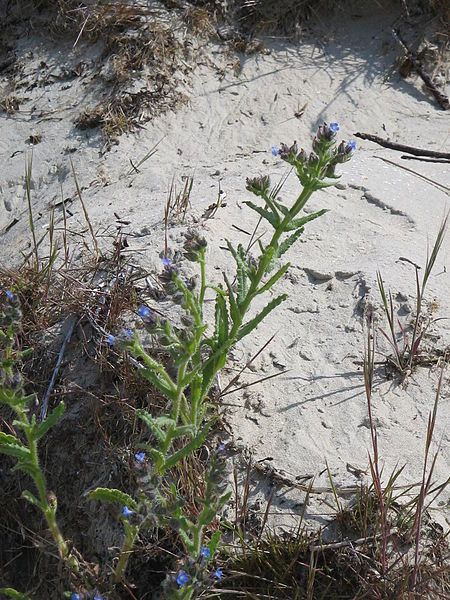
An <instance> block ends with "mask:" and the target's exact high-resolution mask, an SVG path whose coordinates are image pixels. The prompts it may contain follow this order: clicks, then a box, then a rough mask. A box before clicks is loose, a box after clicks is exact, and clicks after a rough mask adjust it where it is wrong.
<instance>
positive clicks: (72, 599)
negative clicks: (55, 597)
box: [70, 592, 81, 600]
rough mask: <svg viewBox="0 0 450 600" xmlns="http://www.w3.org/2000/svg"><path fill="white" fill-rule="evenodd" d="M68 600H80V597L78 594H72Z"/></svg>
mask: <svg viewBox="0 0 450 600" xmlns="http://www.w3.org/2000/svg"><path fill="white" fill-rule="evenodd" d="M70 600H81V596H80V594H77V593H76V592H73V593H72V595H71V596H70Z"/></svg>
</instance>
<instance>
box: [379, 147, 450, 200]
mask: <svg viewBox="0 0 450 600" xmlns="http://www.w3.org/2000/svg"><path fill="white" fill-rule="evenodd" d="M375 158H378V159H379V160H382V161H383V162H385V163H388V164H390V165H394V166H395V167H400V169H403V170H404V171H408V173H412V174H413V175H415V176H416V177H420V179H423V180H424V181H427V182H428V183H430V184H431V185H433V186H434V187H435V188H437V189H438V190H441V192H444V194H447V196H450V187H447V186H446V185H444V184H443V183H439V181H434V179H430V177H426V176H425V175H422V173H418V172H417V171H414V170H413V169H409V168H408V167H405V166H403V165H399V164H398V163H396V162H394V161H393V160H389V159H388V158H383V157H382V156H376V157H375Z"/></svg>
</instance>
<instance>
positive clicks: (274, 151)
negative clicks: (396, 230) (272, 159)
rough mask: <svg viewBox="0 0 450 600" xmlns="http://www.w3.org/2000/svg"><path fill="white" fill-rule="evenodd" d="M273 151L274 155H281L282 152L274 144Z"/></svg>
mask: <svg viewBox="0 0 450 600" xmlns="http://www.w3.org/2000/svg"><path fill="white" fill-rule="evenodd" d="M271 151H272V156H279V154H280V149H279V148H278V147H277V146H272V148H271Z"/></svg>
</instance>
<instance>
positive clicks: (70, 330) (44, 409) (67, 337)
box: [39, 315, 77, 421]
mask: <svg viewBox="0 0 450 600" xmlns="http://www.w3.org/2000/svg"><path fill="white" fill-rule="evenodd" d="M76 322H77V317H76V316H75V315H72V316H71V317H70V319H69V321H68V327H67V331H66V334H65V336H64V339H63V342H62V344H61V348H60V350H59V354H58V359H57V361H56V364H55V368H54V369H53V374H52V378H51V379H50V383H49V384H48V388H47V391H46V392H45V396H44V399H43V400H42V406H41V413H40V416H39V420H40V421H43V420H44V419H45V418H46V416H47V410H48V401H49V400H50V395H51V393H52V391H53V386H54V385H55V381H56V378H57V376H58V373H59V368H60V367H61V363H62V360H63V357H64V352H65V349H66V346H67V343H68V342H69V340H70V338H71V337H72V333H73V330H74V327H75V324H76Z"/></svg>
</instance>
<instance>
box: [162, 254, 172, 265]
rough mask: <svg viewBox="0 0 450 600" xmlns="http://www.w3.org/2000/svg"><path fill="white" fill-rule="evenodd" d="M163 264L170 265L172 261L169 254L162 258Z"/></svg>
mask: <svg viewBox="0 0 450 600" xmlns="http://www.w3.org/2000/svg"><path fill="white" fill-rule="evenodd" d="M162 264H163V266H164V267H170V265H171V264H172V261H171V260H170V258H168V257H167V256H164V258H163V259H162Z"/></svg>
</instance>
